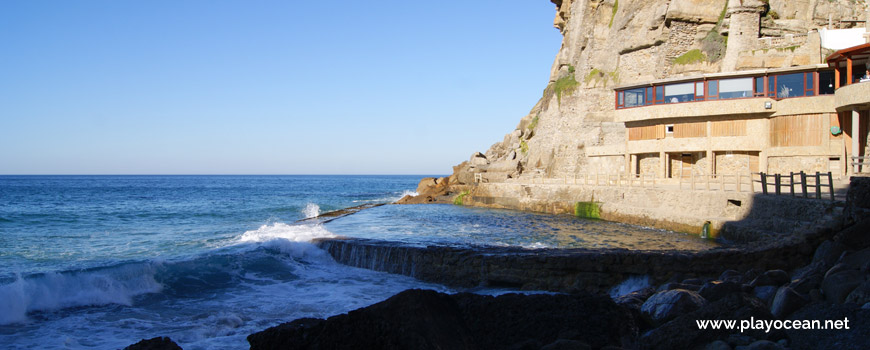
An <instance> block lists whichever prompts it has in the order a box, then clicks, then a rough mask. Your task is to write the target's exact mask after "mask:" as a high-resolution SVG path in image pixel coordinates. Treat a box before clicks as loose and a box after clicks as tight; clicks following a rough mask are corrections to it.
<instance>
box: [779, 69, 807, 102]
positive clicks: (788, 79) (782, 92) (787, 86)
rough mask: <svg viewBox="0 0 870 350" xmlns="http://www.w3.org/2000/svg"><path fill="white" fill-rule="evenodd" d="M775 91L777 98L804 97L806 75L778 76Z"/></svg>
mask: <svg viewBox="0 0 870 350" xmlns="http://www.w3.org/2000/svg"><path fill="white" fill-rule="evenodd" d="M775 91H776V97H777V98H789V97H801V96H804V73H794V74H783V75H777V76H776V90H775Z"/></svg>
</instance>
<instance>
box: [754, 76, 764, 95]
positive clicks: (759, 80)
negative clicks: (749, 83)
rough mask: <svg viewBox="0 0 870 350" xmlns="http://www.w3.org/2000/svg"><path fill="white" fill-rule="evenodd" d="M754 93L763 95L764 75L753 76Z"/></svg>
mask: <svg viewBox="0 0 870 350" xmlns="http://www.w3.org/2000/svg"><path fill="white" fill-rule="evenodd" d="M755 95H756V96H764V77H756V78H755Z"/></svg>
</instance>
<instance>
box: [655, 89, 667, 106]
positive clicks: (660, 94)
mask: <svg viewBox="0 0 870 350" xmlns="http://www.w3.org/2000/svg"><path fill="white" fill-rule="evenodd" d="M664 102H665V87H664V86H661V85H659V86H656V104H661V103H664Z"/></svg>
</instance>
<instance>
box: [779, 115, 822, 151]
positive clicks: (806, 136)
mask: <svg viewBox="0 0 870 350" xmlns="http://www.w3.org/2000/svg"><path fill="white" fill-rule="evenodd" d="M824 118H830V115H829V114H828V113H824V114H802V115H790V116H783V117H776V118H773V119H771V120H770V145H771V146H773V147H794V146H821V145H822V135H825V134H826V133H830V130H827V129H826V128H825V127H824V126H825V123H824Z"/></svg>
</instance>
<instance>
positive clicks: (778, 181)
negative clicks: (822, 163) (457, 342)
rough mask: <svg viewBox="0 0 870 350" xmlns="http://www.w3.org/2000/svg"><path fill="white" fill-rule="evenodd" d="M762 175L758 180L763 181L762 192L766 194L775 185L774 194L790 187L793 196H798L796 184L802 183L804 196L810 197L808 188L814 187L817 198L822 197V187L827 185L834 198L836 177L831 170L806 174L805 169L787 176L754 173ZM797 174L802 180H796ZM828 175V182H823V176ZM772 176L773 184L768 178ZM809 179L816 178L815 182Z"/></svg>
mask: <svg viewBox="0 0 870 350" xmlns="http://www.w3.org/2000/svg"><path fill="white" fill-rule="evenodd" d="M753 174H758V175H760V180H759V181H757V182H760V183H761V192H762V193H764V194H768V186H770V185H773V186H774V194H776V195H782V194H783V193H782V188H783V187H788V188H789V194H790V195H791V196H792V197H796V196H797V195H796V194H795V185H800V190H801V193H802V194H803V197H804V198H810V195H809V191H808V188H813V189H814V192H815V195H814V197H815V199H822V187H827V188H828V192H829V193H830V195H831V200H834V177H833V174H832V173H831V172H830V171H829V172H827V173H820V172H818V171H817V172H816V174H815V175H812V174H809V175H808V174H806V173H804V172H803V171H801V172H799V173H795V172H791V173H789V174H788V177H786V175H785V174H765V173H764V172H760V173H753ZM795 176H797V177H798V179H800V182H795ZM823 176H824V177H827V179H828V183H822V178H823ZM769 178H772V179H773V180H774V182H773V184H771V183H770V182H768V179H769ZM808 179H810V180H814V181H813V183H808V181H807V180H808ZM783 180H788V183H783Z"/></svg>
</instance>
